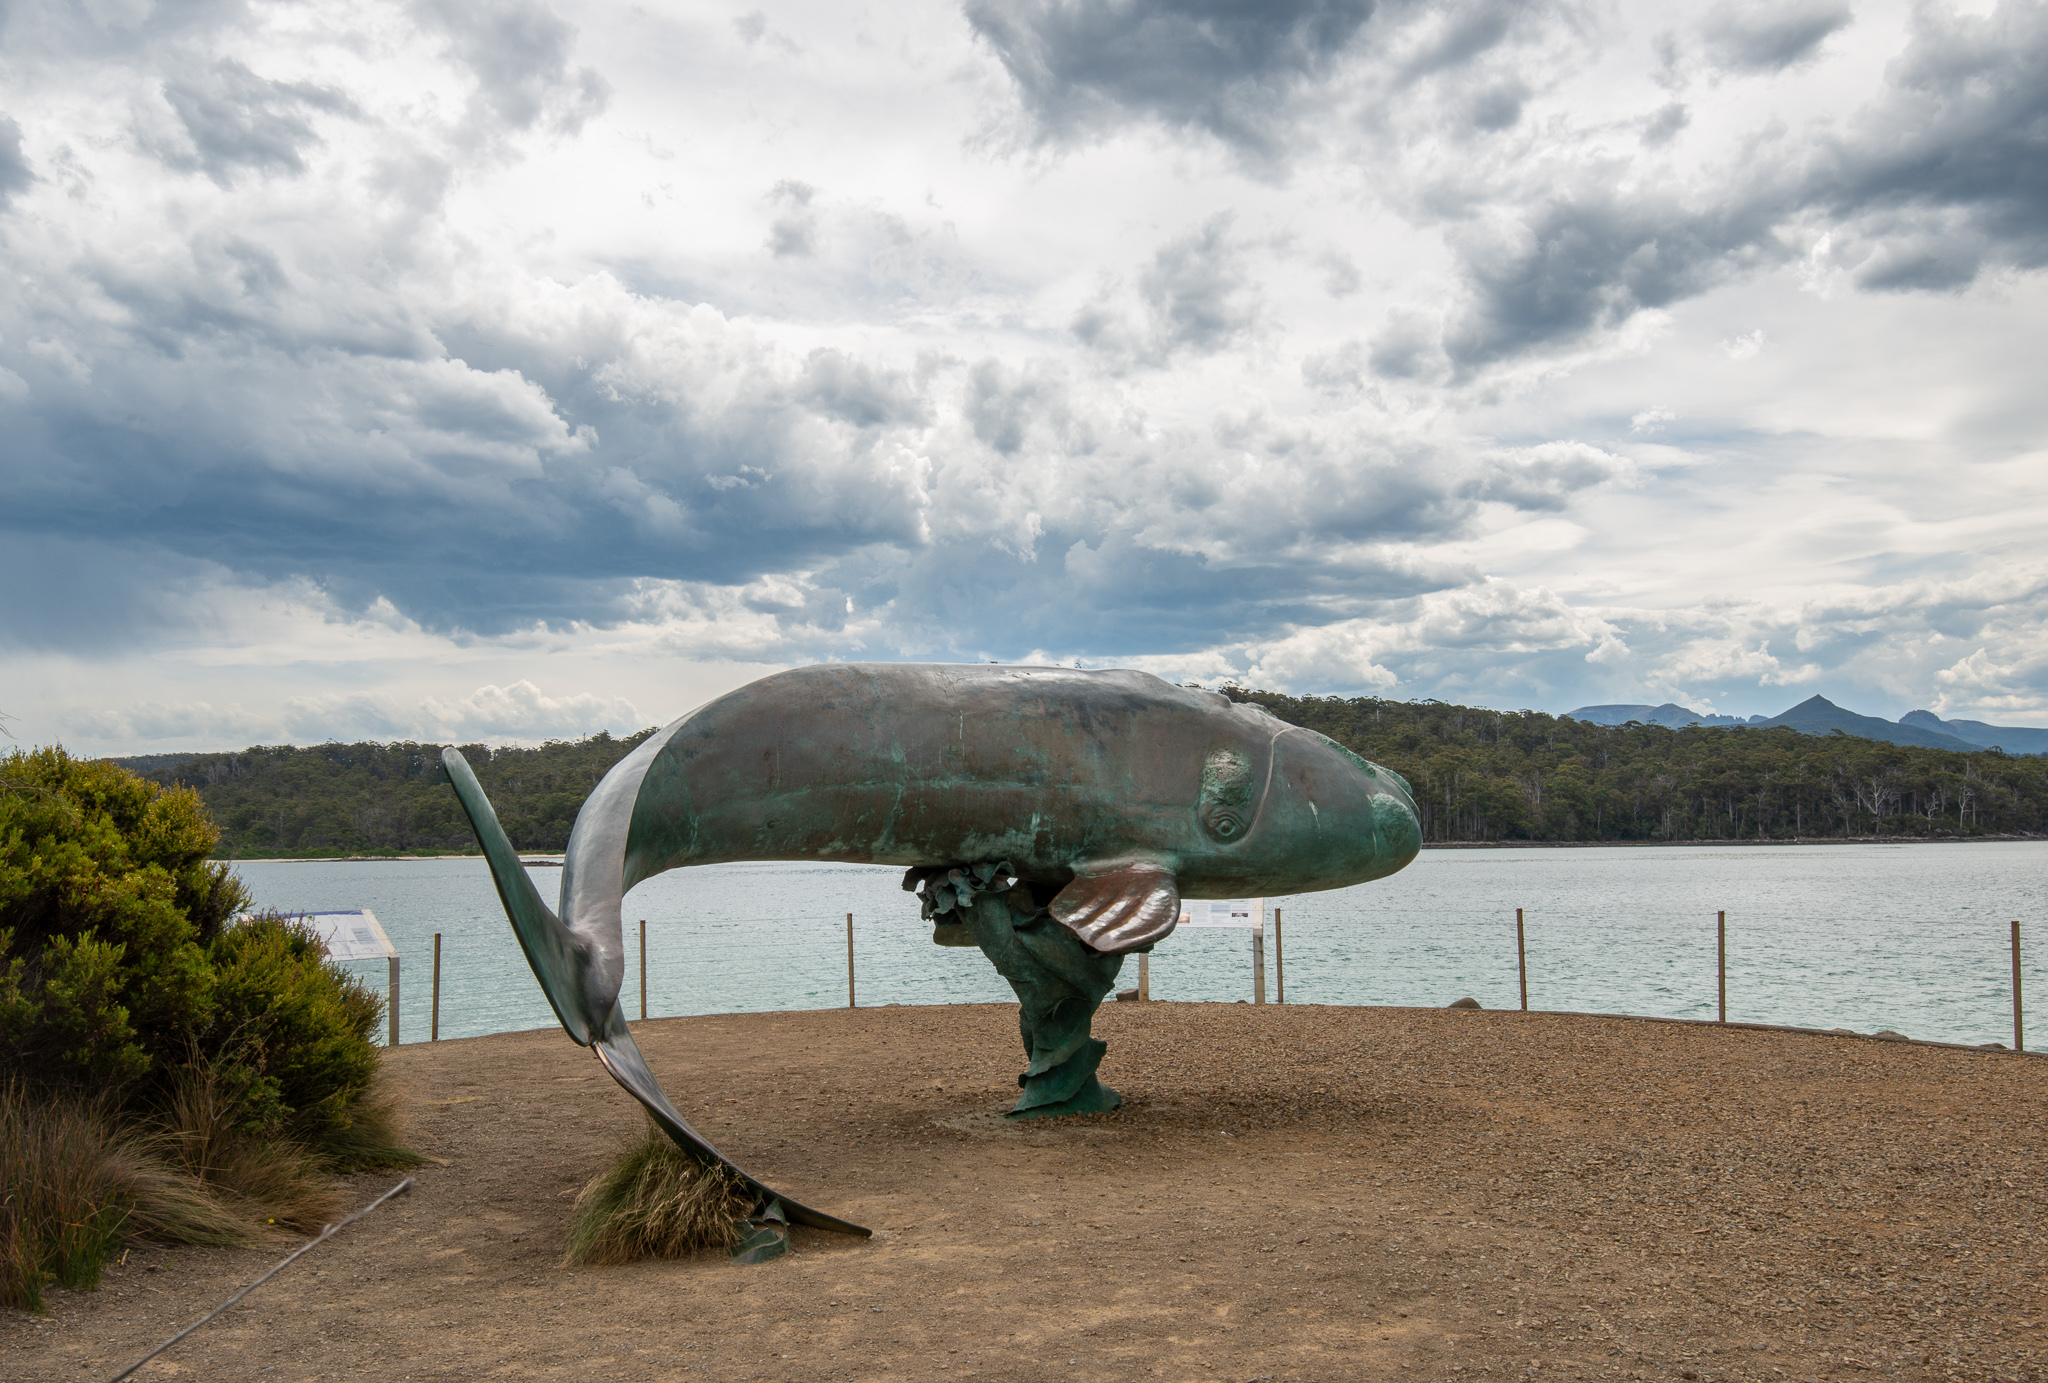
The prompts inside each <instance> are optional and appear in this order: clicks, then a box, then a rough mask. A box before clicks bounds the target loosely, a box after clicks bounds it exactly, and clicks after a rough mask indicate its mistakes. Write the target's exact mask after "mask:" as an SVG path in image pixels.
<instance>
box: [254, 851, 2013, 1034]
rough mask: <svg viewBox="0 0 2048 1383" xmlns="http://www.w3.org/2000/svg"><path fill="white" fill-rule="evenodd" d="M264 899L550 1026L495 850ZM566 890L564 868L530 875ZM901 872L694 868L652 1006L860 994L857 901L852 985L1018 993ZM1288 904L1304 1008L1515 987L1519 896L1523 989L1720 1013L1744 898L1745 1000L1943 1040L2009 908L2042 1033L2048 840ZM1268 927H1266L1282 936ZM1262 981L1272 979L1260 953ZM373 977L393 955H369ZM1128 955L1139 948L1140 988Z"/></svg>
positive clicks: (489, 1009)
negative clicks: (339, 927)
mask: <svg viewBox="0 0 2048 1383" xmlns="http://www.w3.org/2000/svg"><path fill="white" fill-rule="evenodd" d="M239 872H240V873H241V876H242V878H243V879H244V881H246V882H247V883H248V885H249V886H250V888H251V889H252V890H253V891H254V893H255V895H256V899H257V902H258V904H259V905H260V906H264V907H274V908H279V909H282V910H286V911H317V910H331V909H348V908H369V909H370V910H371V911H373V912H375V913H376V914H377V918H378V920H379V921H380V922H382V923H383V924H384V929H385V931H386V932H388V933H389V934H390V936H391V939H392V941H393V943H394V944H396V945H397V947H398V948H399V951H400V952H401V956H402V965H403V981H402V984H401V995H400V998H401V1003H400V1021H401V1033H400V1036H401V1039H402V1040H404V1041H418V1040H422V1039H424V1038H425V1037H426V1035H427V1027H428V1005H429V1002H430V994H429V975H430V972H431V958H432V954H433V940H432V938H433V934H434V933H435V932H440V933H441V934H442V948H443V949H442V995H441V1033H442V1035H443V1036H444V1037H470V1036H475V1035H478V1034H481V1033H489V1032H505V1031H511V1030H516V1029H522V1028H536V1027H549V1026H552V1025H553V1023H554V1016H553V1014H551V1013H550V1012H549V1011H548V1006H547V1001H546V1000H544V999H543V998H542V997H541V994H540V988H539V986H538V985H537V984H536V983H535V982H534V979H533V976H532V974H531V973H530V972H529V971H528V970H527V968H526V961H525V958H524V957H523V956H522V955H521V954H520V952H519V947H518V944H517V943H516V942H515V941H514V940H513V938H512V932H511V928H510V927H509V925H508V924H507V923H506V921H505V917H504V914H503V912H502V911H501V910H500V908H499V905H498V898H497V894H496V892H495V891H494V890H493V889H492V887H491V880H490V873H489V870H488V869H487V868H486V867H485V865H484V862H483V861H482V860H481V859H462V860H400V861H362V862H341V861H335V862H329V861H317V862H304V863H300V862H292V863H248V864H243V865H241V866H239ZM531 873H532V874H533V877H534V881H535V883H536V884H537V885H538V886H539V888H540V891H541V894H542V896H543V897H546V898H549V899H551V900H552V898H553V897H554V895H555V893H556V891H557V890H558V888H559V885H560V877H561V871H560V870H559V869H554V868H546V867H535V868H533V869H532V870H531ZM900 877H901V871H899V870H895V869H876V868H869V867H865V866H857V865H817V864H734V865H711V866H706V867H702V868H696V869H683V870H677V871H675V872H673V873H669V874H664V875H662V876H660V877H658V878H655V879H651V880H649V881H648V882H647V883H644V884H642V885H641V886H640V887H639V888H637V889H635V890H634V891H633V892H632V893H631V894H629V895H628V896H627V899H626V908H627V912H626V916H627V919H628V920H627V929H628V936H627V950H628V956H629V962H628V974H627V981H626V986H627V992H628V1000H627V1009H628V1012H629V1013H636V1012H637V1011H638V978H637V973H636V972H635V970H634V969H633V962H632V957H633V956H634V955H635V954H636V952H635V940H634V935H633V933H634V930H635V929H634V926H633V924H634V922H636V921H637V920H638V919H640V918H642V917H644V918H646V919H647V937H648V948H647V949H648V961H647V986H648V1012H649V1014H650V1015H653V1016H657V1017H658V1016H664V1015H670V1014H685V1013H727V1012H744V1011H757V1010H767V1009H800V1008H833V1007H838V1006H841V1005H843V1004H845V1002H846V951H845V915H846V914H847V913H849V912H851V913H853V914H854V951H855V962H856V966H857V970H858V990H859V999H860V1002H861V1004H862V1006H863V1007H865V1006H868V1005H879V1004H890V1003H899V1004H943V1003H983V1002H999V1003H1006V1002H1012V1001H1013V997H1014V996H1013V995H1012V994H1011V993H1010V990H1009V987H1008V986H1007V985H1005V984H1004V983H1003V982H1002V980H1001V979H1000V978H999V977H998V976H997V975H996V973H995V971H994V969H993V968H991V967H990V965H989V964H988V962H987V961H986V960H984V959H983V958H982V955H981V953H980V952H979V951H976V950H970V949H954V948H948V947H939V946H934V945H932V944H931V941H930V930H929V928H927V927H925V926H924V925H923V924H921V923H920V922H919V921H918V919H917V903H916V900H915V899H914V898H913V897H912V896H911V895H909V894H906V893H904V892H902V891H901V889H900V887H899V886H898V880H899V878H900ZM1270 901H1271V902H1273V903H1277V904H1278V905H1279V906H1280V907H1282V908H1283V909H1284V910H1285V926H1286V932H1285V936H1286V964H1287V997H1288V1000H1289V1002H1293V1003H1324V1004H1415V1005H1427V1006H1440V1005H1443V1004H1446V1003H1448V1002H1450V1001H1451V1000H1452V999H1456V998H1458V997H1460V996H1462V995H1467V994H1469V995H1471V996H1472V997H1474V998H1476V999H1478V1000H1479V1002H1480V1003H1482V1004H1484V1005H1485V1006H1486V1007H1488V1008H1512V1007H1514V1006H1515V1005H1516V1003H1517V1002H1518V1000H1517V994H1516V979H1515V909H1516V908H1517V907H1520V908H1522V909H1523V910H1524V913H1525V917H1526V923H1527V933H1528V951H1529V1002H1530V1007H1532V1008H1543V1009H1570V1010H1578V1011H1584V1012H1606V1013H1640V1014H1656V1015H1661V1016H1666V1017H1674V1018H1711V1017H1713V1016H1714V1003H1715V995H1714V950H1715V940H1714V913H1715V910H1716V909H1721V908H1725V909H1727V912H1728V956H1729V960H1728V1016H1729V1017H1730V1018H1732V1019H1737V1020H1747V1021H1754V1022H1769V1023H1793V1024H1799V1025H1802V1026H1808V1027H1823V1028H1826V1027H1845V1028H1853V1029H1855V1030H1857V1031H1859V1032H1872V1031H1876V1030H1878V1029H1882V1028H1891V1029H1894V1030H1897V1031H1899V1032H1903V1033H1905V1034H1906V1035H1907V1036H1909V1037H1923V1038H1934V1039H1938V1040H1942V1041H1950V1042H1990V1041H2003V1042H2010V1041H2011V1040H2012V1026H2011V1011H2012V1009H2011V1005H2012V992H2011V968H2010V956H2009V952H2008V949H2007V944H2008V927H2007V923H2008V922H2009V921H2010V920H2011V919H2013V918H2018V919H2019V920H2020V922H2021V925H2022V927H2023V929H2024V931H2025V935H2026V938H2027V942H2028V945H2027V952H2028V954H2027V959H2026V966H2025V987H2026V990H2027V992H2028V993H2029V994H2030V995H2032V996H2034V1003H2035V1005H2036V1006H2037V1012H2038V1013H2039V1015H2040V1016H2039V1017H2038V1018H2037V1019H2035V1020H2034V1021H2033V1023H2032V1024H2030V1026H2032V1027H2033V1028H2034V1029H2035V1031H2036V1032H2037V1033H2039V1034H2040V1040H2041V1041H2042V1042H2044V1043H2048V843H2037V842H2014V843H1994V844H1982V845H1899V846H1886V845H1817V846H1799V847H1778V848H1769V847H1747V848H1742V847H1735V848H1689V847H1682V846H1673V847H1645V848H1626V849H1597V848H1595V849H1506V850H1429V851H1425V852H1424V853H1423V855H1422V857H1421V858H1420V859H1418V860H1416V861H1415V863H1414V864H1412V865H1410V866H1409V867H1408V868H1407V869H1406V870H1404V871H1402V872H1401V873H1400V874H1397V875H1395V876H1394V877H1393V878H1391V879H1385V880H1382V881H1380V882H1379V883H1374V884H1365V885H1362V886H1360V887H1358V888H1352V889H1344V890H1340V891H1337V892H1333V893H1311V894H1302V895H1299V896H1296V897H1292V898H1279V899H1273V900H1270ZM1270 944H1271V943H1270V940H1269V942H1268V945H1269V947H1270ZM1268 967H1269V969H1268V984H1269V986H1270V985H1271V983H1272V978H1273V977H1272V974H1271V957H1270V954H1269V956H1268ZM359 968H360V969H361V970H362V971H363V973H364V976H365V978H367V979H370V980H371V981H372V982H373V983H374V984H375V985H377V986H378V987H379V988H381V987H382V985H383V983H384V966H383V964H382V963H381V962H378V963H373V964H368V965H363V966H361V967H359ZM1136 982H1137V964H1136V962H1135V961H1130V962H1127V963H1126V964H1125V967H1124V979H1123V981H1122V983H1123V984H1125V985H1131V984H1135V983H1136ZM1152 996H1153V998H1155V999H1204V1000H1233V999H1239V998H1249V997H1250V996H1251V959H1250V949H1249V940H1248V937H1247V935H1246V934H1245V933H1243V932H1232V931H1180V932H1176V933H1175V934H1174V935H1173V936H1172V937H1170V938H1169V939H1168V940H1167V941H1166V942H1165V943H1164V944H1163V945H1162V946H1161V947H1160V948H1159V950H1158V951H1157V952H1155V953H1154V955H1153V958H1152Z"/></svg>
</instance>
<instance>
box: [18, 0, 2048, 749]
mask: <svg viewBox="0 0 2048 1383" xmlns="http://www.w3.org/2000/svg"><path fill="white" fill-rule="evenodd" d="M0 16H4V19H0V24H4V28H0V255H4V268H5V273H4V274H0V458H4V460H0V479H4V484H5V491H4V494H0V584H4V589H5V591H6V594H7V599H6V600H5V601H4V602H0V711H4V712H5V713H7V714H8V715H10V716H12V717H13V719H12V720H10V721H7V722H4V723H5V724H6V725H7V727H8V728H9V729H10V730H12V732H13V733H14V734H15V735H16V737H17V738H18V739H19V740H21V741H22V742H24V743H50V742H53V741H58V740H61V741H62V742H64V743H65V744H67V745H69V746H71V747H72V748H74V749H76V750H79V751H84V752H148V751H154V750H166V749H176V748H217V747H230V746H239V745H243V744H248V743H251V742H256V741H262V742H279V741H283V740H296V741H300V742H310V741H318V740H324V739H329V738H338V739H355V738H376V739H392V738H399V737H417V738H424V739H464V740H467V739H479V738H481V739H489V740H532V739H536V738H541V737H547V736H559V735H572V734H578V733H585V732H589V731H593V730H596V729H599V728H610V729H613V730H626V729H631V728H636V727H639V726H643V725H647V724H652V723H656V722H664V721H667V720H669V719H671V718H672V717H674V716H675V715H677V714H678V713H680V712H681V711H683V710H685V709H687V708H688V707H689V706H691V705H693V704H696V703H697V702H699V701H701V700H703V699H704V698H705V697H707V696H710V695H713V694H716V693H717V692H720V691H723V690H725V689H727V688H729V687H732V686H735V685H738V684H739V683H741V682H743V681H745V680H748V679H749V678H751V677H753V676H756V675H759V674H760V673H762V672H764V671H768V670H771V669H773V668H776V667H783V666H789V665H792V664H798V663H805V662H812V661H817V660H821V659H915V660H967V659H997V660H1003V661H1013V660H1031V661H1059V662H1063V663H1075V662H1078V663H1080V664H1082V665H1084V666H1090V667H1095V666H1104V665H1110V664H1121V665H1135V666H1139V667H1145V668H1149V669H1152V670H1154V671H1157V672H1159V673H1161V674H1162V675H1165V676H1169V677H1172V678H1174V679H1176V680H1199V681H1201V682H1203V683H1205V684H1208V685H1215V684H1216V683H1218V682H1220V681H1222V680H1224V679H1227V678H1235V679H1237V680H1238V681H1240V682H1242V683H1245V684H1247V685H1253V686H1262V687H1270V688H1275V689H1284V690H1289V691H1295V692H1339V693H1346V694H1357V693H1362V692H1370V693H1376V694H1382V695H1390V696H1398V697H1425V696H1433V697H1440V698H1443V699H1446V700H1454V701H1462V702H1470V703H1476V704H1481V705H1489V706H1497V707H1503V708H1515V707H1535V708H1539V709H1546V710H1553V711H1557V710H1567V709H1570V708H1571V707H1574V706H1577V705H1581V704H1584V703H1587V702H1606V701H1648V702H1661V701H1665V700H1677V701H1680V702H1683V703H1685V704H1688V705H1691V706H1693V707H1695V708H1698V709H1702V710H1715V711H1722V712H1730V713H1737V714H1749V713H1755V712H1763V713H1774V712H1776V711H1779V710H1782V709H1784V708H1785V707H1787V706H1789V705H1791V704H1792V703H1794V702H1796V701H1799V700H1802V699H1804V698H1805V697H1807V696H1809V695H1812V694H1813V693H1815V692H1820V693H1822V694H1824V695H1827V696H1829V697H1830V698H1832V699H1834V700H1837V701H1840V702H1843V703H1845V704H1848V705H1850V706H1852V707H1854V708H1856V709H1859V710H1863V711H1867V712H1872V713H1878V714H1884V715H1888V716H1897V715H1898V714H1900V713H1901V712H1903V711H1906V710H1910V709H1912V708H1914V707H1918V706H1928V707H1932V708H1934V709H1936V710H1937V711H1940V712H1941V713H1943V714H1948V715H1966V716H1974V717H1978V718H1983V719H1989V720H1993V721H2001V722H2005V723H2022V724H2024V723H2033V724H2043V723H2048V545H2044V541H2043V540H2044V538H2048V450H2044V447H2048V387H2044V386H2043V384H2042V382H2041V375H2042V364H2041V362H2042V361H2043V360H2044V359H2048V310H2044V309H2048V275H2044V274H2043V272H2042V270H2043V268H2044V266H2048V6H2044V5H2043V4H2039V3H2010V0H2008V2H2007V3H1999V4H1995V5H1982V4H1970V3H1962V4H1948V3H1943V2H1942V0H1932V2H1931V3H1926V4H1889V3H1878V0H1770V2H1769V3H1748V2H1747V0H1734V2H1733V3H1726V4H1703V5H1698V6H1671V5H1666V4H1633V3H1627V2H1626V0H1622V2H1621V3H1615V2H1614V0H1593V2H1592V3H1576V2H1575V0H1560V2H1549V0H1533V2H1524V3H1499V2H1496V0H1449V2H1447V3H1417V2H1416V0H1380V3H1377V4H1375V3H1373V2H1372V0H1009V2H1007V3H1004V2H1001V0H966V3H964V4H963V3H960V0H940V2H936V3H918V2H917V0H896V3H891V4H888V5H880V6H874V7H871V8H863V7H861V6H859V5H849V4H845V3H816V4H806V3H772V4H771V3H763V4H761V5H759V6H758V7H755V6H753V5H752V4H741V5H719V4H693V3H680V2H678V3H664V2H663V0H647V3H640V4H634V5H623V4H604V3H594V2H593V3H579V2H578V0H464V2H463V3H459V4H458V3H455V0H411V2H410V3H389V2H388V0H346V3H339V2H338V0H300V3H292V4H283V3H276V4H264V3H222V2H220V0H180V3H175V4H173V3H161V4H157V3H152V2H151V0H53V2H52V3H38V2H37V0H13V3H10V4H7V5H5V6H4V7H0Z"/></svg>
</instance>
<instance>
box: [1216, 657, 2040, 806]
mask: <svg viewBox="0 0 2048 1383" xmlns="http://www.w3.org/2000/svg"><path fill="white" fill-rule="evenodd" d="M1231 695H1232V696H1234V697H1236V698H1237V699H1239V700H1245V701H1254V702H1257V703H1258V704H1259V705H1262V706H1264V707H1265V708H1266V709H1268V710H1270V711H1271V712H1272V713H1273V714H1274V715H1276V716H1279V717H1280V718H1281V719H1283V720H1287V721H1291V722H1293V723H1294V724H1296V725H1305V726H1307V727H1308V728H1310V729H1312V730H1320V731H1322V732H1323V733H1324V734H1326V735H1328V736H1330V738H1332V739H1334V740H1337V741H1339V742H1340V743H1342V744H1344V745H1347V746H1348V747H1350V748H1351V749H1353V750H1355V751H1357V752H1358V753H1360V754H1362V755H1364V756H1365V757H1366V758H1368V759H1371V760H1373V761H1375V762H1377V763H1382V764H1385V765H1386V766H1387V767H1389V768H1391V769H1393V770H1394V771H1395V772H1397V773H1399V774H1401V776H1402V777H1404V778H1406V779H1407V780H1408V781H1409V783H1410V784H1411V785H1412V786H1413V787H1414V790H1415V804H1416V806H1418V807H1419V808H1421V810H1422V822H1423V834H1424V838H1425V839H1426V840H1429V841H1432V842H1440V841H1488V840H1531V841H1597V840H1611V841H1627V840H1672V841H1683V840H1739V839H1749V840H1791V839H1795V838H1797V839H1816V838H1825V837H1830V836H1834V837H1847V836H1854V837H1864V836H1912V837H1922V838H1935V839H1940V838H1947V837H1954V838H1962V837H1970V836H1986V835H2038V834H2042V833H2043V832H2044V831H2048V759H2043V758H2038V757H2036V758H2010V757H2007V756H2006V755H2004V754H2002V753H1999V752H1997V751H1995V750H1985V751H1983V752H1981V753H1974V754H1964V753H1956V752H1952V751H1949V750H1944V749H1923V748H1917V747H1914V746H1911V745H1900V744H1885V743H1881V742H1879V741H1877V740H1867V739H1856V738H1853V737H1851V736H1848V735H1843V734H1839V733H1837V734H1833V735H1827V736H1818V735H1806V734H1801V733H1800V732H1798V731H1797V730H1790V729H1785V728H1737V729H1726V728H1706V727H1688V728H1686V729H1683V730H1672V729H1667V728H1665V727H1664V726H1661V725H1642V724H1628V725H1617V726H1604V725H1592V724H1588V723H1586V722H1584V721H1578V720H1572V719H1570V718H1568V717H1565V716H1552V715H1544V714H1542V713H1541V712H1537V711H1505V712H1504V711H1488V710H1479V709H1475V708H1473V707H1471V706H1452V705H1447V704H1445V703H1444V702H1441V701H1382V700H1379V699H1377V698H1374V697H1355V698H1352V699H1350V700H1344V699H1340V698H1337V697H1292V696H1279V695H1276V694H1274V693H1271V692H1244V691H1237V690H1234V689H1233V690H1232V691H1231Z"/></svg>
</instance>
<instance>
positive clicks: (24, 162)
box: [0, 115, 36, 206]
mask: <svg viewBox="0 0 2048 1383" xmlns="http://www.w3.org/2000/svg"><path fill="white" fill-rule="evenodd" d="M35 176H36V175H35V173H34V171H33V170H31V169H30V168H29V166H28V155H27V154H25V153H23V152H22V148H21V126H20V125H18V124H16V123H15V122H14V120H13V118H12V117H10V116H6V115H0V206H5V205H7V199H8V198H10V197H12V196H13V195H14V194H15V193H17V192H19V191H21V189H23V188H24V187H27V186H28V185H29V184H30V183H32V182H34V181H35Z"/></svg>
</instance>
